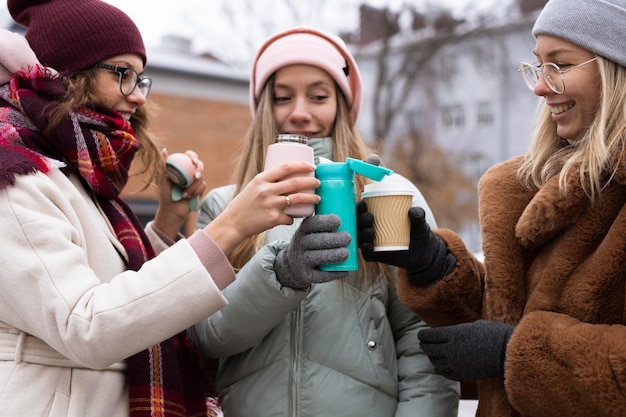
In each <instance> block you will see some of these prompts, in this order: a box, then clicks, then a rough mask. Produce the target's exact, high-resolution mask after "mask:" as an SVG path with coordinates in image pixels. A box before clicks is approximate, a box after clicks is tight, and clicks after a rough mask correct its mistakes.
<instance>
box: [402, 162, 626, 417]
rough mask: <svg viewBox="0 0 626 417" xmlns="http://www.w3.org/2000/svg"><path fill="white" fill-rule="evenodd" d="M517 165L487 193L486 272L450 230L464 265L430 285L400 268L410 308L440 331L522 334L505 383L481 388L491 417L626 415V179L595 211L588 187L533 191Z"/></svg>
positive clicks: (483, 188)
mask: <svg viewBox="0 0 626 417" xmlns="http://www.w3.org/2000/svg"><path fill="white" fill-rule="evenodd" d="M520 161H521V159H520V158H516V159H513V160H510V161H507V162H503V163H501V164H499V165H496V166H494V167H492V168H491V169H490V170H489V171H488V172H487V173H486V174H485V175H484V176H483V178H482V179H481V182H480V184H479V189H478V190H479V207H480V209H479V218H480V223H481V228H482V236H483V249H484V254H485V262H484V265H483V264H480V263H479V262H478V261H476V259H475V258H474V257H473V256H472V255H471V254H470V253H469V252H468V251H467V249H466V248H465V245H464V244H463V242H462V241H461V240H460V238H459V237H458V236H457V235H455V234H454V233H453V232H451V231H449V230H438V231H437V234H439V235H440V236H441V237H442V238H443V239H444V240H445V241H446V243H447V245H448V248H449V249H450V251H451V252H452V253H453V254H454V255H455V256H456V258H457V264H456V266H455V268H454V269H453V271H452V272H451V273H450V274H449V275H448V276H447V277H445V278H444V279H443V280H442V281H440V282H438V283H437V284H435V285H433V286H431V287H428V288H418V287H413V286H411V285H410V284H409V283H408V281H407V280H406V277H405V275H404V274H403V271H400V274H399V275H400V279H399V282H398V292H399V294H400V298H401V300H402V301H403V302H404V303H405V304H407V305H408V306H409V307H411V308H412V309H413V310H414V311H415V312H417V314H419V315H420V316H421V317H422V318H423V319H424V320H425V321H426V322H427V323H429V324H430V325H431V326H442V325H450V324H456V323H461V322H468V321H473V320H476V319H478V318H486V319H493V320H499V321H503V322H506V323H511V324H515V325H517V327H516V330H515V332H514V333H513V336H512V338H511V341H510V343H509V345H508V347H507V352H506V362H505V378H504V379H490V380H483V381H479V386H478V395H479V408H478V413H477V415H478V416H481V417H487V416H489V417H501V416H507V417H519V416H534V417H548V416H550V417H556V416H563V417H565V416H567V417H577V416H580V417H590V416H626V326H624V323H625V307H624V306H625V281H626V205H625V204H626V172H622V171H620V172H618V173H617V175H616V176H615V177H614V178H613V181H612V183H611V184H610V185H609V186H608V187H606V188H605V189H604V190H603V193H602V196H601V198H600V199H599V200H598V201H597V202H596V203H595V204H593V205H592V204H591V203H590V202H589V200H588V198H587V197H586V196H585V194H584V192H583V191H582V189H581V186H580V184H579V183H578V182H577V181H570V183H569V185H568V186H569V193H568V197H567V198H561V197H558V178H553V179H552V180H550V181H549V183H548V184H546V185H545V186H544V187H542V188H541V189H540V190H539V191H529V190H527V189H525V188H524V187H522V185H521V184H520V182H519V181H518V179H517V176H516V172H517V169H518V167H519V165H520Z"/></svg>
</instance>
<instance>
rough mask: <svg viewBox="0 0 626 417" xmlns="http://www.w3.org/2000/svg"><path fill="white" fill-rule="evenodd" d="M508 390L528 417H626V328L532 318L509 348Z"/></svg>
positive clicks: (552, 316)
mask: <svg viewBox="0 0 626 417" xmlns="http://www.w3.org/2000/svg"><path fill="white" fill-rule="evenodd" d="M505 387H506V391H507V395H508V397H509V400H510V401H511V404H512V405H513V407H515V408H516V409H517V410H518V411H519V412H520V413H522V414H524V415H543V416H549V415H560V416H565V415H569V416H592V415H594V416H599V415H605V416H609V415H611V416H624V415H626V394H625V393H626V327H625V326H624V325H621V324H614V325H606V324H590V323H583V322H580V321H578V320H576V319H574V318H572V317H570V316H567V315H564V314H558V313H553V312H548V311H537V312H533V313H530V314H528V315H527V316H525V317H524V318H523V319H522V320H521V322H520V324H519V325H518V326H517V328H516V330H515V332H514V333H513V336H512V337H511V340H510V342H509V345H508V346H507V352H506V361H505ZM555 398H556V399H558V401H555V400H554V399H555Z"/></svg>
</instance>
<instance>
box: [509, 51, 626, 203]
mask: <svg viewBox="0 0 626 417" xmlns="http://www.w3.org/2000/svg"><path fill="white" fill-rule="evenodd" d="M597 63H598V69H599V73H600V77H599V83H598V87H599V88H600V92H601V96H600V104H599V106H598V109H597V112H596V116H595V118H594V120H593V122H592V123H591V126H589V128H588V129H587V131H586V132H585V133H584V134H583V135H582V136H581V137H579V138H577V139H576V141H575V142H571V143H570V142H568V141H567V140H564V139H563V138H560V137H559V136H558V135H557V133H556V122H554V121H553V120H552V118H551V112H550V109H549V107H548V106H546V105H545V101H544V102H542V103H540V105H539V107H538V112H537V116H536V118H537V127H536V128H535V132H534V134H533V140H532V142H531V145H530V147H529V149H528V152H527V153H526V155H525V158H524V162H523V164H522V166H521V167H520V169H519V171H518V174H519V178H520V179H521V180H522V181H523V183H524V184H525V185H526V186H527V187H529V188H533V187H536V188H540V187H542V186H543V185H544V184H545V183H546V182H547V181H548V180H549V179H550V178H552V177H553V176H555V175H559V190H560V192H561V195H565V194H566V193H567V183H568V180H570V179H572V178H575V177H576V176H578V178H579V181H580V183H581V184H582V187H583V190H584V191H585V193H586V194H587V195H588V196H589V198H590V199H591V200H592V201H594V200H595V199H596V198H597V197H598V196H599V194H600V193H601V191H602V188H603V187H604V186H606V184H607V182H608V181H609V180H610V178H611V177H612V175H613V174H614V172H615V170H616V169H617V168H618V167H619V163H620V161H621V160H622V158H623V152H624V141H625V139H626V68H625V67H623V66H621V65H619V64H616V63H614V62H612V61H609V60H607V59H605V58H602V57H600V56H598V60H597Z"/></svg>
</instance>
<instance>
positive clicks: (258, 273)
mask: <svg viewBox="0 0 626 417" xmlns="http://www.w3.org/2000/svg"><path fill="white" fill-rule="evenodd" d="M229 188H230V189H229ZM232 190H234V187H233V186H226V187H222V188H221V189H217V190H213V191H211V192H210V193H209V194H208V195H207V197H206V198H205V199H204V201H203V202H202V204H201V207H200V212H199V215H198V221H197V224H198V227H204V226H205V225H206V224H208V223H210V222H211V221H212V220H213V219H214V218H215V217H217V215H218V214H219V213H220V212H221V211H222V209H223V207H224V206H225V205H226V204H227V203H228V196H230V195H231V194H232ZM286 243H287V242H286V241H275V242H272V243H271V244H268V245H266V246H264V247H263V248H261V249H260V250H259V251H257V253H256V254H255V255H254V256H253V257H252V258H251V259H250V261H248V262H247V263H246V264H245V265H244V267H243V268H242V269H241V270H240V271H239V272H238V273H237V279H236V280H235V281H234V282H233V283H232V284H230V285H229V286H228V287H226V288H225V289H224V292H223V294H224V297H226V299H227V300H228V304H229V305H228V306H227V308H225V309H222V310H221V311H220V312H219V314H213V315H212V316H210V317H208V318H206V319H204V320H202V321H200V322H198V323H196V324H195V325H194V326H192V327H191V328H190V329H188V331H187V334H188V335H189V338H190V339H191V340H192V341H193V342H194V344H195V345H196V346H198V348H199V349H200V351H201V352H202V353H203V354H204V355H206V356H208V357H224V356H231V355H236V354H238V353H241V352H243V351H245V350H247V349H249V348H251V347H253V346H256V345H258V344H260V343H261V340H262V339H263V338H264V337H265V336H266V335H267V334H268V333H269V332H270V331H271V330H272V329H273V328H275V327H276V326H277V325H278V324H279V323H280V322H281V321H282V320H284V319H285V316H286V315H287V314H288V313H289V312H290V311H292V310H293V309H294V308H295V307H296V306H297V305H298V304H299V303H300V301H302V300H303V299H304V298H305V297H306V295H307V292H306V291H299V290H294V289H292V288H289V287H285V286H283V285H282V284H280V282H278V280H277V279H276V274H275V273H274V259H275V258H276V255H277V254H278V252H279V251H280V250H281V249H282V248H283V247H284V246H285V245H286ZM242 323H245V325H242Z"/></svg>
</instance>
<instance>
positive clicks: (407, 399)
mask: <svg viewBox="0 0 626 417" xmlns="http://www.w3.org/2000/svg"><path fill="white" fill-rule="evenodd" d="M361 88H362V86H361V77H360V73H359V69H358V67H357V65H356V63H355V61H354V58H353V57H352V55H351V54H350V52H349V51H348V49H347V48H346V46H345V45H344V43H343V42H342V41H341V40H340V39H338V38H336V37H334V36H332V35H329V34H326V33H324V32H321V31H318V30H315V29H311V28H293V29H290V30H287V31H284V32H281V33H278V34H276V35H274V36H272V37H271V38H269V39H268V40H267V41H266V42H265V43H264V44H263V46H261V48H260V49H259V51H258V53H257V55H256V58H255V60H254V63H253V65H252V74H251V79H250V109H251V111H252V114H253V116H254V117H253V122H252V125H251V126H250V129H249V132H248V134H247V137H246V140H245V145H244V149H243V151H242V155H243V156H242V158H241V160H240V162H239V165H238V166H237V169H236V175H235V184H231V185H229V186H225V187H221V188H218V189H215V190H212V191H210V192H209V194H208V195H207V197H206V199H205V200H204V201H203V203H202V205H201V209H200V213H199V215H198V226H200V227H203V226H205V225H206V224H209V225H210V224H212V222H214V221H215V219H217V218H218V216H219V215H220V213H221V212H222V210H223V209H224V206H225V204H226V203H227V202H228V201H230V200H231V199H232V198H233V196H238V195H239V194H240V193H241V190H242V189H244V187H245V186H246V185H247V184H248V183H249V182H250V181H251V180H252V179H253V178H254V177H255V176H256V175H258V174H259V173H260V172H261V171H262V169H263V167H264V163H265V155H266V152H267V149H268V147H269V146H270V145H271V144H272V143H273V142H274V138H275V135H276V134H278V133H291V134H300V135H305V136H307V137H308V138H309V140H308V145H309V146H311V147H312V148H313V150H314V154H315V157H316V158H326V159H330V160H334V161H340V162H343V161H345V159H346V157H351V158H356V159H361V160H363V159H366V158H367V157H368V155H370V153H371V151H370V149H368V147H367V146H366V145H365V144H364V142H363V141H362V140H361V138H360V137H359V135H358V133H357V131H356V121H357V119H358V117H359V111H360V108H361V96H362V95H361ZM394 175H395V174H394ZM356 177H357V178H356V181H357V185H356V188H357V195H360V192H361V191H362V190H363V186H364V180H363V178H362V177H360V176H356ZM397 177H398V180H403V181H407V180H406V179H401V178H400V177H399V176H397ZM407 182H408V181H407ZM415 195H416V198H415V201H414V203H415V204H419V205H420V206H425V207H428V206H427V205H426V202H425V201H424V199H423V197H422V196H421V194H420V193H419V191H417V189H415ZM235 198H236V197H235ZM288 205H289V204H288V202H287V203H286V204H285V207H287V206H288ZM355 215H356V213H355ZM429 219H430V221H431V224H432V225H433V226H434V220H433V219H432V215H430V213H429ZM339 224H340V223H339V218H338V217H336V216H334V215H319V214H318V215H314V216H311V217H308V218H305V219H300V218H298V219H295V221H294V224H293V225H290V226H278V227H275V228H273V229H271V230H268V231H267V232H264V233H259V234H256V235H255V236H252V237H250V238H249V239H247V240H246V241H244V242H243V243H241V244H240V245H238V247H237V249H236V250H235V251H233V253H232V255H231V256H230V260H231V262H232V264H233V265H234V266H235V268H237V270H238V274H237V276H238V278H237V280H236V281H235V282H234V283H233V284H231V285H230V286H229V287H227V288H226V289H225V290H224V296H225V297H226V298H227V299H228V300H229V301H231V303H230V304H229V305H228V306H226V307H225V308H224V309H222V310H220V311H219V312H217V313H216V314H214V315H212V316H211V317H209V318H207V319H205V320H203V321H201V322H200V323H198V324H197V325H196V326H194V327H193V328H192V329H190V331H189V332H188V334H189V335H190V337H191V339H192V340H193V341H194V342H196V344H197V345H198V346H199V347H200V350H201V351H202V353H204V354H205V355H206V356H208V357H212V358H219V368H218V374H217V375H218V378H217V386H218V391H219V398H220V401H221V404H222V407H223V410H224V413H225V415H226V416H228V417H243V416H246V417H247V416H257V417H270V416H271V417H276V416H285V417H287V416H299V417H313V416H315V417H319V416H333V417H340V416H346V417H355V416H359V417H367V416H371V417H392V416H396V417H400V416H411V417H415V416H421V417H444V416H445V417H450V416H455V415H456V414H457V407H458V400H459V388H458V384H457V383H456V382H453V381H450V380H448V379H446V378H444V377H441V376H438V375H436V374H435V373H434V370H433V367H432V365H431V364H430V362H429V360H428V357H427V356H426V355H425V354H424V353H423V352H422V351H421V349H420V347H419V344H418V343H417V332H418V331H419V330H420V329H422V328H424V326H425V324H424V322H423V321H421V320H420V319H419V318H418V317H417V316H415V315H414V314H413V313H412V312H411V311H410V310H409V309H408V308H406V307H405V306H404V305H402V303H400V302H399V300H398V298H397V295H396V291H395V285H394V282H395V275H394V273H393V271H392V270H390V269H388V268H386V267H385V266H384V265H377V264H369V265H366V264H365V263H364V262H363V261H362V260H361V261H360V262H359V270H358V271H351V272H325V271H321V270H320V269H318V268H317V266H318V265H320V264H324V263H331V262H333V261H332V259H335V261H334V262H337V261H340V260H341V259H343V258H345V257H346V256H347V251H346V249H345V246H346V245H347V243H348V241H349V235H348V239H347V240H346V239H345V236H344V235H343V233H344V232H333V230H335V229H336V228H337V227H338V226H339ZM342 257H343V258H342Z"/></svg>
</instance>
